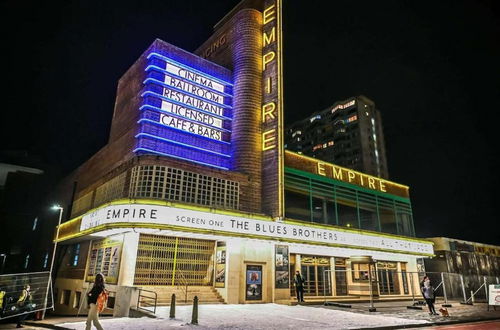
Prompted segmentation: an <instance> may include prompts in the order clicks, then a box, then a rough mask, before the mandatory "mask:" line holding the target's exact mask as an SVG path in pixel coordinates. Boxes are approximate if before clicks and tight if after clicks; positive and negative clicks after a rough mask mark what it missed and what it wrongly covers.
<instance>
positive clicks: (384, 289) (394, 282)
mask: <svg viewBox="0 0 500 330" xmlns="http://www.w3.org/2000/svg"><path fill="white" fill-rule="evenodd" d="M377 270H378V271H377V275H378V283H379V290H380V294H381V295H391V294H400V290H399V278H398V272H397V264H396V263H395V262H378V263H377Z"/></svg>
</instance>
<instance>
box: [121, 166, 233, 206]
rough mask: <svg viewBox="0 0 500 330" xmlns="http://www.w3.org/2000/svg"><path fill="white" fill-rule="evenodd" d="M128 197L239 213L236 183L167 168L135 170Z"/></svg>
mask: <svg viewBox="0 0 500 330" xmlns="http://www.w3.org/2000/svg"><path fill="white" fill-rule="evenodd" d="M129 197H134V198H141V197H145V198H158V199H166V200H172V201H180V202H187V203H192V204H200V205H207V206H212V207H222V208H228V209H238V208H239V183H238V182H235V181H230V180H226V179H222V178H216V177H212V176H208V175H203V174H198V173H193V172H188V171H184V170H180V169H177V168H171V167H166V166H155V165H147V166H136V167H134V168H133V169H132V176H131V180H130V196H129Z"/></svg>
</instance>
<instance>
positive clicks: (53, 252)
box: [42, 205, 64, 319]
mask: <svg viewBox="0 0 500 330" xmlns="http://www.w3.org/2000/svg"><path fill="white" fill-rule="evenodd" d="M51 209H52V210H59V221H58V222H57V230H56V238H55V240H54V250H53V251H52V260H51V261H50V270H49V280H48V282H47V292H46V293H45V309H44V310H43V315H42V319H44V318H45V311H46V310H47V300H48V298H49V287H50V281H51V280H52V269H53V268H54V259H55V257H56V249H57V241H58V239H59V227H61V220H62V215H63V211H64V208H63V207H62V206H60V205H53V206H52V207H51ZM52 309H54V302H52Z"/></svg>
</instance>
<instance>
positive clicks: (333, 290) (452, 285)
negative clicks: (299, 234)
mask: <svg viewBox="0 0 500 330" xmlns="http://www.w3.org/2000/svg"><path fill="white" fill-rule="evenodd" d="M318 275H319V274H318ZM425 275H427V276H429V279H430V281H431V284H432V286H433V287H434V290H435V291H434V296H435V298H436V304H445V305H446V304H449V303H450V302H451V301H454V302H455V303H474V302H487V300H488V291H487V290H488V285H489V284H500V276H482V275H462V274H456V273H445V272H426V273H422V272H407V271H396V270H388V269H374V267H372V268H371V271H369V270H368V268H365V269H347V270H346V269H344V270H330V269H327V270H323V274H321V276H316V277H314V278H313V280H310V279H309V278H308V277H307V276H305V283H304V289H305V297H306V298H307V296H314V295H315V294H314V287H316V292H317V294H316V296H323V298H324V302H325V304H328V302H332V303H336V304H338V302H339V301H342V300H345V301H350V302H351V301H356V300H359V301H365V302H366V301H369V302H370V305H369V307H370V308H373V307H374V305H379V306H380V304H381V303H382V302H387V301H390V300H392V301H394V300H395V298H397V299H398V300H400V301H401V304H402V305H411V306H417V305H422V304H423V302H424V299H423V295H422V291H421V287H422V280H423V277H424V276H425ZM369 283H371V285H370V284H369ZM318 288H319V289H320V290H318ZM329 300H330V301H329ZM409 300H410V301H411V303H408V301H409ZM395 304H396V303H392V305H391V306H392V307H394V305H395ZM375 307H377V306H375Z"/></svg>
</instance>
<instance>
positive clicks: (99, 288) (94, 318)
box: [85, 273, 107, 330]
mask: <svg viewBox="0 0 500 330" xmlns="http://www.w3.org/2000/svg"><path fill="white" fill-rule="evenodd" d="M101 294H104V295H107V294H106V290H105V288H104V276H103V275H102V274H100V273H99V274H97V275H96V277H95V282H94V286H93V287H92V290H90V292H89V294H88V295H87V304H88V308H89V315H88V316H87V326H86V328H85V330H90V328H91V327H92V322H93V323H94V326H95V327H96V328H97V329H98V330H103V328H102V326H101V323H99V312H100V310H99V308H98V307H99V306H98V305H99V304H98V300H102V298H101ZM101 308H102V307H101Z"/></svg>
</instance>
